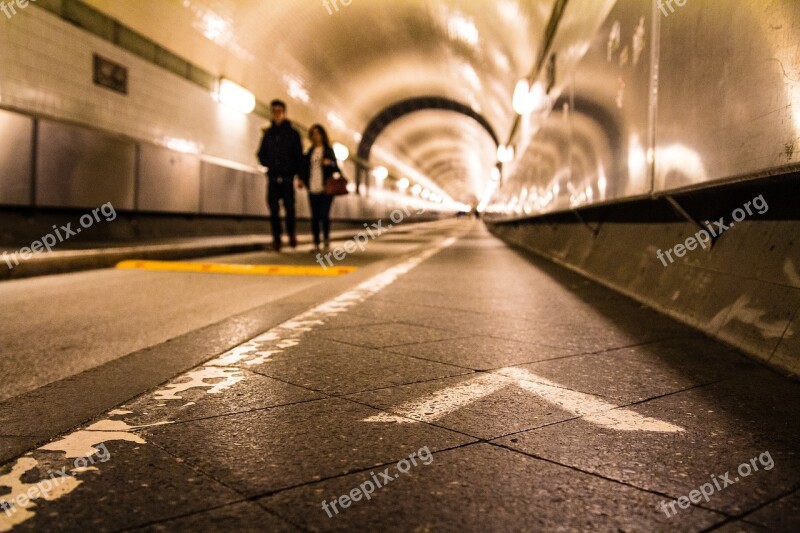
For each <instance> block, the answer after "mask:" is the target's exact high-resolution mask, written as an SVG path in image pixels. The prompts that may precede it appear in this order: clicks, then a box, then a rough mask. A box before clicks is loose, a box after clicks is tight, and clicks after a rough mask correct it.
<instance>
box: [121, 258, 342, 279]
mask: <svg viewBox="0 0 800 533" xmlns="http://www.w3.org/2000/svg"><path fill="white" fill-rule="evenodd" d="M116 268H118V269H121V270H152V271H158V272H203V273H208V274H243V275H250V276H343V275H345V274H350V273H351V272H354V271H356V270H357V268H356V267H344V266H334V267H328V268H327V269H324V268H322V267H321V266H305V265H234V264H223V263H188V262H180V261H122V262H121V263H117V266H116Z"/></svg>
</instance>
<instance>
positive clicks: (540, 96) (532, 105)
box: [497, 79, 550, 163]
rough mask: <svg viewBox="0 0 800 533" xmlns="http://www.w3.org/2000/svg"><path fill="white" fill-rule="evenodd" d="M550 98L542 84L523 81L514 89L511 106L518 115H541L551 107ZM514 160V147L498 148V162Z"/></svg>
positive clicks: (504, 146)
mask: <svg viewBox="0 0 800 533" xmlns="http://www.w3.org/2000/svg"><path fill="white" fill-rule="evenodd" d="M549 104H550V97H549V96H548V95H547V91H546V89H545V86H544V84H543V83H542V82H540V81H537V82H535V83H533V84H530V83H529V82H528V80H526V79H522V80H519V81H518V82H517V85H516V87H515V88H514V96H513V98H512V101H511V105H512V107H513V108H514V111H515V112H516V113H517V114H518V115H527V114H528V113H534V112H535V113H541V112H543V111H545V110H547V108H548V107H549ZM513 160H514V147H513V146H506V145H504V144H501V145H500V146H498V147H497V161H498V162H500V163H510V162H511V161H513Z"/></svg>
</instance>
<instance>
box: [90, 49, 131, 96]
mask: <svg viewBox="0 0 800 533" xmlns="http://www.w3.org/2000/svg"><path fill="white" fill-rule="evenodd" d="M94 83H95V85H100V86H101V87H106V88H108V89H111V90H112V91H116V92H118V93H122V94H128V69H127V68H126V67H123V66H122V65H119V64H117V63H114V62H113V61H109V60H108V59H106V58H104V57H101V56H99V55H97V54H94Z"/></svg>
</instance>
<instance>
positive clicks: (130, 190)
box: [36, 120, 136, 210]
mask: <svg viewBox="0 0 800 533" xmlns="http://www.w3.org/2000/svg"><path fill="white" fill-rule="evenodd" d="M135 171H136V146H135V144H134V143H133V142H130V141H127V140H124V139H119V138H116V137H112V136H110V135H108V134H105V133H101V132H98V131H94V130H91V129H88V128H82V127H79V126H72V125H69V124H62V123H58V122H53V121H49V120H41V121H40V122H39V127H38V130H37V154H36V205H38V206H43V207H76V208H91V207H97V206H100V205H103V204H105V203H106V202H111V203H112V205H113V206H114V208H115V209H117V210H132V209H133V208H134V188H135V186H136V178H135Z"/></svg>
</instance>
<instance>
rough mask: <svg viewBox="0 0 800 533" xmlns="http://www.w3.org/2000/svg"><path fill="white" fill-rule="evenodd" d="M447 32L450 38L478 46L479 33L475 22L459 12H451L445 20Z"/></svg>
mask: <svg viewBox="0 0 800 533" xmlns="http://www.w3.org/2000/svg"><path fill="white" fill-rule="evenodd" d="M447 33H448V35H449V37H450V39H452V40H454V41H461V42H462V43H465V44H467V45H469V46H471V47H473V48H474V47H476V46H478V42H479V41H480V33H479V32H478V27H477V26H475V22H474V21H473V20H472V18H470V17H466V16H464V15H462V14H460V13H453V14H451V15H450V18H449V19H448V21H447Z"/></svg>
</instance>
